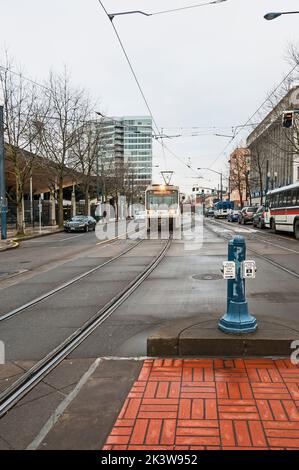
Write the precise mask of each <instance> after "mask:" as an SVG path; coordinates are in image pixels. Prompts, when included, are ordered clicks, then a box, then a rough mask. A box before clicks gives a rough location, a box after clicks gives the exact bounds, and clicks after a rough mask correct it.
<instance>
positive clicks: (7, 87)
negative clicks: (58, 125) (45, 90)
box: [0, 54, 41, 234]
mask: <svg viewBox="0 0 299 470" xmlns="http://www.w3.org/2000/svg"><path fill="white" fill-rule="evenodd" d="M12 68H13V61H12V60H11V59H10V58H9V57H8V55H7V54H6V64H5V67H3V68H1V69H0V86H1V89H2V94H3V103H4V129H5V143H6V159H7V161H8V163H9V167H10V171H11V172H12V173H13V176H14V178H15V190H13V191H12V192H10V193H9V194H8V197H9V199H10V200H11V201H13V202H14V203H15V204H16V208H17V233H18V234H23V233H24V228H25V227H24V187H25V184H26V183H27V182H28V180H29V178H30V174H31V171H32V166H33V164H34V158H35V154H36V152H37V151H38V139H37V137H38V134H39V130H38V129H37V126H36V122H37V116H38V115H39V114H40V112H39V107H40V100H41V92H40V89H39V88H38V87H37V86H36V85H35V84H33V83H32V82H30V81H28V80H27V79H25V78H24V77H23V75H22V73H21V72H20V73H12V71H11V69H12Z"/></svg>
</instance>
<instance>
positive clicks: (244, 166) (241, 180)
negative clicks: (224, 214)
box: [229, 148, 250, 207]
mask: <svg viewBox="0 0 299 470" xmlns="http://www.w3.org/2000/svg"><path fill="white" fill-rule="evenodd" d="M249 155H250V152H249V151H248V150H247V149H245V148H236V149H235V151H234V152H233V153H232V154H231V157H230V172H229V181H230V191H237V194H238V195H239V201H240V205H241V207H243V205H244V202H245V200H244V196H245V197H246V199H247V198H248V199H249V200H250V187H249V178H248V174H249V169H250V156H249Z"/></svg>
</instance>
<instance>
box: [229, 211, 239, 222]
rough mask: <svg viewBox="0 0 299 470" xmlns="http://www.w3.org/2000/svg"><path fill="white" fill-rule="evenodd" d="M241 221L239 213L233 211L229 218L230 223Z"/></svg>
mask: <svg viewBox="0 0 299 470" xmlns="http://www.w3.org/2000/svg"><path fill="white" fill-rule="evenodd" d="M238 220H239V211H231V212H230V213H229V214H228V216H227V221H228V222H238Z"/></svg>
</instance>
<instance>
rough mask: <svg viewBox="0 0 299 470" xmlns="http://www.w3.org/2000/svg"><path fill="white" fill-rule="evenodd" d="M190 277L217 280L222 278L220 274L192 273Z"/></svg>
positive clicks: (201, 279)
mask: <svg viewBox="0 0 299 470" xmlns="http://www.w3.org/2000/svg"><path fill="white" fill-rule="evenodd" d="M192 278H193V279H195V280H196V281H218V280H219V279H223V278H222V276H221V274H194V276H192Z"/></svg>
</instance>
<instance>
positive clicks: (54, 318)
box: [0, 220, 299, 361]
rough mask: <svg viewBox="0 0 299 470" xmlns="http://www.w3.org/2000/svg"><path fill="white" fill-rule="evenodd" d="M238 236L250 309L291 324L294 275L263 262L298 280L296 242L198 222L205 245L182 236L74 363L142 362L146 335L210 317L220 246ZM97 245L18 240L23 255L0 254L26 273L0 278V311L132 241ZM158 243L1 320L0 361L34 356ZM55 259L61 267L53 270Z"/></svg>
mask: <svg viewBox="0 0 299 470" xmlns="http://www.w3.org/2000/svg"><path fill="white" fill-rule="evenodd" d="M235 234H242V235H244V236H245V238H246V240H247V250H248V253H247V257H248V258H253V259H256V262H257V267H258V272H257V277H256V279H254V280H250V281H248V282H247V296H248V300H249V302H250V308H251V310H252V312H253V313H254V314H255V315H256V316H257V317H258V315H259V313H261V314H263V315H265V314H266V315H269V316H271V317H273V318H276V319H277V318H278V319H281V318H284V319H289V320H290V321H291V320H292V318H293V319H295V318H297V316H298V300H299V294H298V285H299V281H298V279H299V278H298V277H295V276H294V275H292V274H291V273H289V272H286V271H283V270H282V269H281V268H279V267H278V266H276V265H273V264H270V261H273V262H274V263H276V264H281V265H282V266H284V267H285V268H286V269H289V270H291V271H293V272H295V273H296V272H297V273H298V275H299V244H298V242H297V241H296V240H295V239H293V238H291V237H289V236H282V235H275V234H271V233H270V232H268V231H260V230H253V228H252V226H246V227H243V226H242V227H241V226H239V225H237V224H229V223H227V222H224V221H214V220H205V228H204V231H203V242H202V245H201V246H200V245H195V246H194V247H192V245H191V247H190V246H188V244H186V243H185V242H184V241H182V240H174V241H173V243H172V246H171V247H170V250H169V251H168V253H167V255H166V257H165V259H164V260H163V261H162V263H161V264H160V265H159V266H158V267H157V268H156V270H155V271H154V272H153V273H152V274H151V276H150V277H149V278H148V279H147V280H146V281H145V282H144V283H143V285H142V286H141V287H140V288H139V289H138V290H137V291H136V292H135V293H134V294H133V295H132V296H131V297H130V298H129V299H128V300H127V301H126V302H125V303H124V304H123V305H122V306H121V307H119V308H118V309H117V310H116V311H115V312H114V313H113V315H112V316H111V317H110V318H109V319H108V320H106V322H105V323H104V324H103V325H102V326H101V328H99V329H98V330H96V331H95V332H94V333H93V335H91V336H90V337H89V339H87V340H86V341H85V342H84V343H83V344H82V345H81V346H80V347H79V348H78V349H77V350H76V351H74V353H73V357H76V358H88V357H102V356H125V357H131V356H144V355H146V340H147V337H148V336H149V335H150V334H152V333H153V332H154V331H156V329H158V328H160V327H161V326H163V325H165V324H166V323H167V322H171V321H176V320H179V319H186V318H196V317H198V318H200V315H201V314H207V313H208V314H209V313H211V314H217V315H219V317H220V316H221V315H222V314H223V313H224V311H225V304H226V282H225V281H224V280H223V279H222V278H221V275H220V267H221V264H222V261H223V260H225V259H226V256H227V241H228V239H230V238H231V237H232V236H233V235H235ZM97 242H98V241H97V240H96V239H95V236H94V234H92V233H88V234H71V235H70V234H67V235H65V234H63V233H62V234H58V235H53V236H50V237H45V238H44V239H43V240H32V241H31V243H29V241H28V242H25V243H24V245H23V246H22V248H21V249H19V250H15V251H12V252H7V253H5V254H4V258H6V260H8V262H9V263H10V266H14V265H15V264H14V263H18V265H20V264H21V263H22V261H23V260H24V258H27V260H28V261H29V262H30V263H31V264H30V266H31V269H30V271H29V272H28V273H25V274H23V275H19V276H16V277H14V278H12V279H13V283H14V284H13V285H10V286H7V287H5V285H3V284H4V282H5V281H2V289H1V290H0V295H1V314H5V313H7V312H8V311H10V310H12V309H14V308H16V307H17V306H19V305H21V304H23V303H25V302H27V301H29V300H31V299H33V298H35V297H37V296H38V295H40V294H41V293H44V292H47V291H49V290H50V289H52V288H53V287H57V286H58V285H60V284H61V283H62V282H65V281H66V280H70V279H71V278H73V277H75V276H76V275H78V274H81V273H83V272H85V271H86V270H88V269H91V268H94V267H95V266H97V265H99V264H101V263H103V262H104V261H106V260H108V259H110V258H111V257H113V256H115V255H117V254H119V253H121V252H122V251H123V250H124V249H125V248H127V247H128V246H130V244H131V245H132V244H134V242H133V241H129V240H119V241H115V242H113V243H111V244H109V245H105V244H100V245H96V243H97ZM161 243H162V242H161V241H160V240H145V241H143V242H142V244H141V245H139V246H138V247H136V248H134V249H133V250H132V251H130V252H129V253H127V254H126V255H124V256H123V257H121V258H120V259H118V260H115V261H114V262H113V263H112V264H110V265H108V266H105V267H104V268H102V269H100V270H98V271H96V272H95V273H93V274H91V275H89V276H88V277H86V278H84V279H82V280H80V281H79V282H78V283H76V284H74V285H72V286H69V287H68V288H66V289H64V290H63V291H61V292H59V293H57V294H55V295H54V296H52V297H50V298H49V299H46V300H44V301H43V302H42V303H39V304H37V305H36V306H33V307H30V308H29V309H27V310H25V311H24V312H22V313H20V314H19V315H17V316H16V317H13V318H11V319H8V320H5V321H3V322H1V323H0V328H1V334H0V339H1V340H2V341H4V342H5V347H6V359H7V361H16V360H34V361H36V360H38V359H41V358H42V357H43V356H44V355H45V354H46V353H47V352H49V351H50V350H51V349H52V348H53V347H55V346H57V345H58V344H59V343H60V342H61V341H62V340H63V339H65V338H66V337H67V336H68V335H69V334H71V333H72V332H73V331H74V330H75V329H76V328H78V327H79V326H80V325H82V324H83V323H84V321H86V320H87V319H88V318H90V317H91V316H92V315H93V314H94V313H95V312H96V311H97V310H99V309H100V308H101V307H102V306H103V305H104V304H105V303H106V302H107V301H108V300H109V299H111V298H112V297H113V296H114V295H115V294H116V293H117V292H119V290H121V289H122V288H123V287H124V286H125V285H126V283H128V282H129V281H130V280H132V279H133V278H134V277H135V276H136V275H137V273H138V272H141V271H142V269H144V267H145V266H146V265H147V264H149V262H150V261H151V259H152V257H153V256H155V255H156V254H157V253H158V251H159V250H160V248H161ZM250 250H254V252H251V251H250ZM70 253H72V255H71V254H70ZM2 256H3V255H1V257H2ZM59 257H60V259H59ZM263 257H266V258H267V259H265V258H263ZM54 258H55V260H56V262H58V260H59V264H58V265H55V267H52V265H51V263H52V262H53V260H54ZM1 261H2V259H1ZM40 270H41V271H40ZM26 276H28V278H26ZM194 276H195V277H194ZM12 279H11V280H12ZM6 282H7V281H6ZM0 287H1V283H0Z"/></svg>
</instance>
